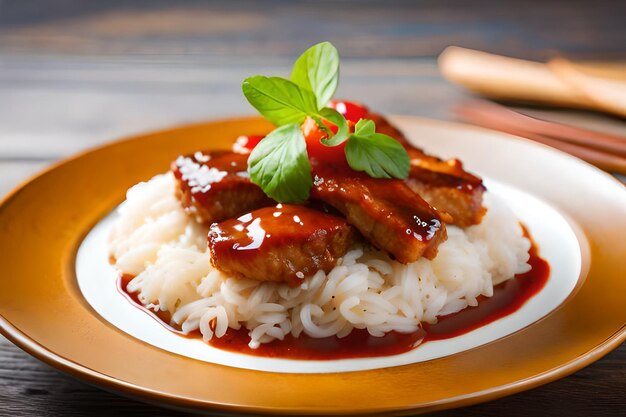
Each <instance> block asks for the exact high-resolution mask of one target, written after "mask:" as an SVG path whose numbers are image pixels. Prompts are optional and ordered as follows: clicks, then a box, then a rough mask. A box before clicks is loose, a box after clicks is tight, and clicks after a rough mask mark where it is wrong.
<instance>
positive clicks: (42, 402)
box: [0, 0, 626, 415]
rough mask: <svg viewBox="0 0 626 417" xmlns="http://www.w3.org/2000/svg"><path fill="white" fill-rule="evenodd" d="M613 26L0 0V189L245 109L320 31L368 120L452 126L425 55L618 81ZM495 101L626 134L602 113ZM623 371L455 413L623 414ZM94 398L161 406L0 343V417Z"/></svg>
mask: <svg viewBox="0 0 626 417" xmlns="http://www.w3.org/2000/svg"><path fill="white" fill-rule="evenodd" d="M625 22H626V2H625V1H619V0H615V1H610V0H595V1H580V0H569V1H545V0H544V1H538V0H524V1H497V0H477V1H472V2H469V1H460V0H456V1H445V2H444V1H436V0H433V1H396V0H394V1H367V0H366V1H352V0H343V1H315V2H295V1H291V2H290V1H278V0H272V1H209V0H205V1H191V0H185V1H175V2H173V1H163V0H153V1H127V0H108V1H79V0H55V1H28V0H21V1H20V0H0V195H4V194H5V193H7V192H8V191H9V190H10V189H11V188H13V187H14V186H15V185H16V184H17V183H18V182H20V181H22V180H23V179H25V178H26V177H27V176H29V175H31V174H33V173H35V172H36V171H38V170H40V169H42V168H44V167H45V166H47V165H49V164H50V163H52V162H54V161H57V160H59V159H62V158H64V157H67V156H69V155H71V154H74V153H76V152H79V151H81V150H84V149H87V148H90V147H93V146H96V145H98V144H102V143H105V142H107V141H109V140H113V139H116V138H120V137H123V136H127V135H132V134H138V133H141V132H144V131H148V130H153V129H159V128H165V127H171V126H174V125H179V124H184V123H190V122H195V121H201V120H206V119H215V118H220V117H227V116H236V115H242V114H253V113H254V111H253V109H252V108H251V107H250V106H249V105H248V103H247V102H246V101H245V99H244V97H243V95H242V94H241V82H242V80H243V79H244V78H245V77H247V76H250V75H255V74H268V75H270V74H272V75H283V76H285V75H287V74H288V71H289V69H290V67H291V64H292V62H293V61H294V60H295V58H296V57H297V56H298V55H299V54H300V53H301V52H302V51H304V50H305V49H306V48H307V47H309V46H311V45H312V44H314V43H317V42H320V41H323V40H329V41H331V42H332V43H334V44H335V46H337V48H338V49H339V51H340V54H341V57H342V62H341V72H342V75H341V81H340V87H339V90H338V93H337V97H339V98H346V99H352V100H356V101H363V102H365V103H367V104H368V105H369V106H370V107H371V108H373V109H374V110H376V111H380V112H382V113H396V114H411V115H418V116H423V117H430V118H437V119H445V120H458V119H459V117H460V116H459V113H458V111H455V108H457V107H458V106H459V105H460V104H462V103H464V102H466V101H467V100H468V99H472V98H475V95H474V93H470V92H469V91H468V90H467V89H465V88H464V87H463V86H461V85H457V84H453V83H451V82H449V81H447V80H446V79H445V78H444V77H443V76H442V75H441V72H440V71H439V68H438V64H437V57H438V56H439V54H440V53H441V52H442V51H443V50H444V49H445V48H446V47H447V46H450V45H456V46H461V47H466V48H472V49H476V50H482V51H487V52H491V53H495V54H501V55H506V56H510V57H516V58H522V59H527V60H534V61H541V62H546V61H548V60H550V59H552V58H555V57H565V58H567V59H569V60H572V61H576V62H582V61H585V62H587V61H593V62H595V63H597V62H601V63H609V65H610V66H612V68H613V73H614V74H617V76H618V77H617V78H620V76H624V78H626V71H623V72H621V73H620V71H621V70H620V68H621V69H623V68H626V67H624V66H621V65H624V63H626V23H625ZM615 65H617V66H615ZM623 97H626V96H622V99H623ZM622 104H623V103H622ZM583 107H584V106H583ZM510 109H513V110H515V111H516V112H518V111H519V112H523V113H524V114H528V115H531V116H535V117H540V118H545V119H548V120H551V121H556V122H559V123H566V124H568V125H572V126H578V127H581V126H582V127H586V128H591V129H594V130H596V131H599V132H604V133H610V134H612V135H620V136H626V124H625V123H624V119H623V118H620V117H619V115H616V112H608V113H607V112H599V111H591V112H590V111H588V110H569V109H563V108H562V105H561V106H560V107H559V108H556V109H555V108H551V107H546V106H543V105H536V104H533V105H532V106H528V105H526V104H519V103H517V104H516V105H515V106H513V107H510ZM596 110H597V109H596ZM609 113H610V114H609ZM618 162H619V161H618ZM625 364H626V351H625V349H624V347H623V346H622V348H620V349H619V350H618V351H616V352H614V353H613V354H611V355H609V357H608V358H606V359H604V360H603V361H601V362H599V363H597V364H595V365H593V366H592V367H590V368H587V369H585V370H583V371H581V372H579V373H577V374H575V375H574V376H572V377H569V378H567V379H565V380H563V381H559V382H556V383H554V384H550V385H548V386H547V387H543V388H540V389H538V390H534V391H531V392H530V393H524V394H520V395H518V396H515V397H512V398H508V399H504V400H500V401H499V402H496V403H491V404H488V405H485V406H479V407H474V408H473V409H470V410H469V411H467V410H466V411H463V412H462V413H465V414H463V415H487V414H490V413H494V414H495V413H496V412H497V411H498V410H507V414H511V412H514V411H515V409H516V408H518V407H526V408H525V409H526V410H527V411H528V410H531V409H533V408H532V407H533V406H532V405H531V404H534V403H537V405H535V406H534V407H535V409H536V410H538V411H540V412H542V414H545V413H546V412H550V411H556V410H557V409H561V408H562V407H563V406H564V404H567V407H569V408H568V410H569V414H570V415H599V414H594V411H597V409H596V408H593V407H592V405H591V403H592V400H593V399H594V398H595V397H594V396H595V395H596V394H597V393H599V392H601V393H602V394H601V395H602V396H601V398H602V399H603V401H604V403H605V404H606V405H607V407H615V413H613V414H615V415H617V414H619V410H620V409H621V410H622V412H623V410H624V409H625V408H626V399H625V398H624V392H625V391H626V385H625V384H626V371H625V369H626V366H624V365H625ZM548 398H550V399H551V400H550V401H547V402H546V399H548ZM538 400H543V401H538ZM494 404H495V405H494ZM103 405H106V407H107V408H106V414H107V415H108V414H110V413H111V410H113V409H115V410H119V411H120V412H122V411H124V412H126V411H129V410H130V411H132V412H133V413H134V415H157V414H159V413H160V411H158V410H156V409H155V408H152V407H148V406H144V405H141V404H139V403H134V402H132V401H131V400H126V399H123V398H120V397H116V396H113V395H110V394H106V393H104V392H101V391H99V390H97V389H94V388H90V387H86V386H83V385H82V384H80V383H77V382H74V381H72V380H69V379H67V378H66V377H64V376H61V375H58V374H57V373H56V372H55V371H53V370H51V369H48V368H47V366H45V365H42V364H40V363H38V362H37V361H35V360H34V359H32V358H30V357H28V356H27V355H26V354H24V353H22V352H21V351H19V350H18V349H17V348H15V347H13V346H12V345H10V344H9V343H8V342H7V341H6V340H4V339H1V336H0V414H2V413H3V412H6V413H7V414H2V415H16V414H14V413H16V412H18V410H19V412H21V413H23V414H24V415H43V414H44V413H43V411H42V410H45V411H46V412H45V414H47V415H73V414H76V415H84V414H91V415H105V414H104V410H105V408H102V406H103ZM494 407H495V408H494ZM528 407H531V408H528ZM155 410H156V411H155ZM100 413H103V414H100ZM581 413H582V414H581ZM455 415H456V414H455Z"/></svg>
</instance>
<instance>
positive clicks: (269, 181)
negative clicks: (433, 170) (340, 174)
mask: <svg viewBox="0 0 626 417" xmlns="http://www.w3.org/2000/svg"><path fill="white" fill-rule="evenodd" d="M338 82H339V53H338V52H337V49H336V48H335V47H334V46H333V45H332V44H331V43H330V42H322V43H319V44H317V45H314V46H312V47H311V48H309V49H308V50H306V51H305V52H304V53H303V54H302V55H301V56H300V57H299V58H298V59H297V60H296V62H295V64H294V67H293V70H292V72H291V80H287V79H284V78H280V77H264V76H260V75H257V76H254V77H249V78H246V79H245V80H244V82H243V85H242V90H243V93H244V95H245V97H246V99H247V100H248V101H249V102H250V104H251V105H252V106H253V107H254V108H255V109H257V110H258V111H259V113H261V114H262V115H263V116H264V117H265V118H266V119H268V120H269V121H270V122H272V123H273V124H275V125H276V126H278V128H277V129H275V130H273V131H272V132H271V133H270V134H269V135H267V136H266V137H265V138H264V139H263V140H261V142H259V144H258V145H257V146H256V147H255V148H254V150H253V151H252V153H251V154H250V157H249V158H248V172H249V173H250V179H251V180H252V182H253V183H255V184H257V185H259V186H260V187H261V188H262V189H263V191H264V192H265V193H266V194H267V195H268V196H270V197H272V198H273V199H275V200H276V201H278V202H281V203H300V202H303V201H304V200H306V199H307V198H308V196H309V193H310V189H311V186H312V180H311V166H310V163H309V160H308V155H307V151H306V142H305V140H304V137H303V135H302V132H301V131H300V124H301V123H302V122H303V121H304V119H305V118H306V117H311V118H312V119H313V120H315V122H316V123H317V125H318V126H319V128H320V129H322V130H324V131H325V132H326V133H327V134H328V139H323V140H322V141H321V142H322V144H324V145H326V146H329V147H331V146H337V145H340V144H342V143H344V142H345V141H348V142H347V143H346V147H345V154H346V160H347V162H348V164H349V165H350V167H351V168H352V169H354V170H356V171H364V172H366V173H367V174H368V175H369V176H371V177H374V178H406V177H407V176H408V173H409V167H410V162H409V156H408V154H407V152H406V150H405V149H404V148H403V147H402V145H400V143H398V142H397V141H396V140H395V139H393V138H391V137H389V136H387V135H383V134H381V133H376V126H375V124H374V122H373V121H371V120H360V121H359V122H358V123H357V124H356V126H355V132H354V133H353V134H350V129H349V125H348V122H347V120H346V118H345V117H344V116H343V115H342V114H341V113H339V112H338V111H336V110H335V109H332V108H330V107H326V105H327V104H328V102H329V101H330V99H332V97H333V95H334V94H335V91H336V89H337V84H338ZM325 122H330V123H332V124H334V125H335V126H336V127H337V132H336V133H334V134H333V132H332V131H331V130H330V129H329V128H328V127H327V126H326V124H325Z"/></svg>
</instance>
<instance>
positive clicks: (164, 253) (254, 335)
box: [110, 173, 530, 348]
mask: <svg viewBox="0 0 626 417" xmlns="http://www.w3.org/2000/svg"><path fill="white" fill-rule="evenodd" d="M174 191H175V182H174V178H173V176H172V174H171V173H168V174H164V175H159V176H156V177H154V178H153V179H151V180H150V181H148V182H146V183H141V184H138V185H136V186H134V187H132V188H131V189H130V190H129V191H128V194H127V200H126V201H125V202H124V204H122V205H121V206H120V208H119V210H118V218H117V219H116V220H115V224H114V226H113V230H112V232H111V236H110V253H111V255H113V257H114V258H115V259H116V262H115V268H116V269H117V270H119V272H120V273H123V274H131V275H133V276H135V278H134V279H133V280H132V281H131V282H130V284H129V285H128V288H127V290H128V291H130V292H132V293H138V298H139V300H140V301H141V302H142V303H143V304H144V305H145V306H146V307H148V308H150V309H152V310H154V311H158V310H162V311H169V312H170V313H171V314H172V320H173V322H174V323H175V324H176V325H178V326H180V328H181V329H182V330H183V332H185V333H187V332H190V331H193V330H197V329H199V330H200V332H201V333H202V336H203V338H204V340H206V341H208V340H210V339H211V338H213V337H221V336H223V335H224V334H225V333H226V330H227V329H228V328H229V327H231V328H233V329H239V328H240V327H241V326H244V327H245V328H247V329H248V330H249V335H250V342H249V346H250V347H251V348H256V347H258V346H259V345H260V344H261V343H268V342H271V341H272V340H275V339H280V340H282V339H283V338H284V337H285V335H287V334H289V333H291V334H292V335H293V336H295V337H298V336H299V335H300V334H302V333H305V334H307V335H309V336H311V337H326V336H333V335H336V336H338V337H344V336H347V335H348V334H349V333H350V332H351V331H352V329H355V328H357V329H367V331H368V332H369V333H370V334H372V335H373V336H383V335H384V334H385V333H387V332H389V331H392V330H395V331H398V332H404V333H406V332H413V331H416V330H417V329H418V327H419V325H420V322H428V323H434V322H436V321H437V316H439V315H445V314H450V313H454V312H457V311H459V310H462V309H464V308H466V307H468V306H475V305H477V300H476V299H477V297H478V296H480V295H484V296H487V297H489V296H491V295H493V287H494V285H497V284H499V283H500V282H502V281H505V280H507V279H510V278H512V277H513V276H514V275H515V274H520V273H524V272H527V271H528V270H529V269H530V266H529V265H528V264H527V261H528V259H529V255H528V250H529V248H530V242H529V240H528V239H526V238H525V237H524V236H523V234H522V230H521V228H520V226H519V224H518V222H517V219H516V218H515V216H514V215H513V213H512V212H511V211H510V209H509V208H508V207H506V206H505V205H504V204H503V203H502V202H500V201H498V200H497V199H496V198H494V196H491V195H490V194H489V193H487V194H486V195H485V205H486V206H487V208H488V211H487V214H486V216H485V217H484V219H483V222H482V223H481V224H479V225H476V226H472V227H469V228H467V229H464V230H463V229H460V228H458V227H455V226H448V240H447V241H446V242H445V243H444V244H442V245H441V246H439V254H438V255H437V257H436V258H435V259H433V260H427V259H420V260H418V261H417V262H414V263H411V264H408V265H403V264H400V263H398V262H395V261H393V260H390V259H389V257H388V256H387V255H386V254H384V253H382V252H380V251H378V250H376V249H374V248H371V247H369V246H362V247H357V248H355V249H353V250H351V251H350V252H348V253H347V254H346V255H345V256H344V257H343V258H342V260H341V261H340V262H339V264H338V265H337V266H336V267H335V268H333V270H332V271H330V273H328V274H325V273H324V272H323V271H318V272H317V273H316V274H315V275H313V276H312V277H308V278H305V279H304V280H303V281H302V284H301V285H300V287H296V288H291V287H289V286H287V285H286V284H279V283H272V282H263V283H260V282H258V281H253V280H247V279H237V278H232V277H228V276H226V275H224V274H222V273H221V272H219V271H218V270H216V269H214V268H213V267H212V266H211V263H210V255H209V253H208V251H207V250H206V246H207V244H206V241H207V230H206V228H205V227H203V226H201V225H199V224H198V223H197V222H196V221H195V220H194V219H193V218H192V217H191V216H189V215H187V214H186V213H185V211H184V210H183V208H182V207H181V205H180V203H179V201H178V200H177V198H176V197H175V195H174Z"/></svg>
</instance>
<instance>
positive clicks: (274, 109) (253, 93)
mask: <svg viewBox="0 0 626 417" xmlns="http://www.w3.org/2000/svg"><path fill="white" fill-rule="evenodd" d="M241 89H242V90H243V94H244V95H245V96H246V99H248V101H249V102H250V104H252V106H253V107H254V108H255V109H257V110H258V111H259V113H261V114H262V115H263V117H265V118H266V119H267V120H269V121H270V122H272V123H274V124H275V125H276V126H282V125H287V124H290V123H302V121H303V120H304V118H305V117H306V115H307V114H311V113H316V112H317V102H316V100H315V96H314V95H313V93H312V92H311V91H309V90H307V89H305V88H300V87H299V86H298V85H296V84H294V83H293V82H291V81H289V80H285V79H284V78H279V77H264V76H261V75H257V76H254V77H250V78H246V79H245V80H244V82H243V85H242V86H241Z"/></svg>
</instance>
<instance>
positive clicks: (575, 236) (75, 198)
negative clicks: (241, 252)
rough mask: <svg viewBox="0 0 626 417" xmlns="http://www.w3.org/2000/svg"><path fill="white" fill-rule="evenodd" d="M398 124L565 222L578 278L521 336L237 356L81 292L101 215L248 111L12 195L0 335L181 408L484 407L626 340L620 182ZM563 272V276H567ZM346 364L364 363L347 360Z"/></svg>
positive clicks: (248, 123)
mask: <svg viewBox="0 0 626 417" xmlns="http://www.w3.org/2000/svg"><path fill="white" fill-rule="evenodd" d="M393 121H394V122H396V123H397V124H398V125H399V126H400V127H401V128H402V129H403V130H404V131H405V132H406V134H407V135H408V136H409V137H410V138H412V139H414V140H415V142H416V143H417V144H418V145H420V146H422V147H424V148H425V149H426V150H427V151H429V152H432V153H434V154H437V155H440V156H442V157H459V158H461V159H462V160H463V161H464V163H465V165H466V167H467V168H468V169H469V170H471V171H475V172H477V173H479V174H480V175H483V176H484V177H485V178H487V179H489V180H491V181H492V182H491V183H488V185H490V186H491V187H492V188H494V189H495V190H496V191H497V193H498V194H502V193H504V194H507V193H509V195H515V196H516V197H514V200H515V201H521V202H526V201H527V202H530V203H528V204H530V205H533V204H535V203H536V205H538V206H536V207H535V208H536V210H534V211H532V213H533V216H536V217H537V222H538V223H541V222H543V223H545V224H552V223H555V222H556V223H559V222H563V224H557V225H556V226H555V227H556V228H554V229H545V230H551V232H549V233H548V232H546V237H545V238H544V237H541V238H540V239H538V240H539V245H540V249H542V250H543V248H542V245H544V243H545V244H546V245H547V246H546V250H548V247H550V249H549V252H550V256H549V258H550V260H551V262H552V263H553V267H554V268H556V270H562V271H564V272H563V274H564V275H563V278H562V279H563V280H568V279H569V280H570V281H568V282H570V283H572V284H571V288H569V290H568V291H566V292H562V293H559V294H560V295H558V297H557V296H554V297H553V299H552V302H553V303H554V304H555V305H553V306H551V308H549V309H548V311H543V312H542V313H541V314H539V315H538V316H536V317H534V318H533V320H532V323H521V324H517V325H516V326H514V328H513V329H514V330H513V331H514V332H513V333H511V334H508V335H505V334H496V335H495V337H493V338H491V339H489V343H486V344H482V345H481V344H480V343H479V345H476V346H474V345H463V346H462V348H461V349H460V351H456V352H449V354H447V355H445V356H443V357H436V358H425V359H424V360H422V361H420V362H418V363H409V364H401V363H391V364H383V365H381V366H375V367H374V368H375V369H367V370H355V369H341V368H336V369H330V370H326V371H325V372H323V373H311V372H308V373H307V372H305V371H302V370H301V369H298V368H296V369H295V370H294V371H292V372H276V369H273V370H267V369H266V370H265V371H260V370H255V369H244V368H242V367H239V368H238V367H234V366H225V365H222V364H216V363H210V362H207V361H206V360H203V359H202V358H195V357H189V356H185V355H182V354H179V353H180V352H179V353H174V352H172V351H169V350H166V348H163V347H156V346H154V345H153V344H151V343H153V342H152V341H148V342H147V341H144V340H141V339H140V338H137V337H134V336H131V335H129V334H128V333H127V332H126V331H124V330H122V329H120V328H119V327H117V326H116V325H114V324H112V323H111V322H109V321H108V320H107V319H105V318H104V317H103V316H102V315H101V314H99V313H98V312H97V311H96V309H94V307H92V304H90V303H89V302H88V301H87V299H86V298H85V297H84V296H83V293H82V292H81V286H79V282H78V280H77V268H76V265H77V263H76V261H77V253H78V249H79V247H83V248H84V247H85V246H84V245H83V241H84V239H85V237H86V236H88V235H89V236H93V235H92V234H90V232H91V231H92V230H94V231H95V230H97V228H96V229H94V226H95V225H98V224H100V225H102V224H106V223H101V221H102V219H105V218H106V216H107V215H109V213H111V211H112V210H113V209H114V208H115V207H116V206H117V205H118V204H119V203H120V202H121V201H122V200H123V198H124V194H125V191H126V189H127V188H129V187H130V186H132V185H133V184H135V183H137V182H139V181H142V180H147V179H149V178H151V177H152V176H153V175H155V174H157V173H160V172H164V171H166V170H167V169H168V167H169V163H170V162H171V160H173V159H174V158H175V157H176V156H177V155H178V154H180V153H189V152H193V151H195V150H198V149H214V148H226V147H228V146H229V144H230V143H231V142H232V140H233V139H234V138H236V137H237V136H239V135H242V134H244V135H245V134H258V133H259V132H264V131H267V130H268V129H269V128H270V127H269V125H267V124H266V123H265V122H264V121H262V120H260V119H257V118H240V119H231V120H224V121H216V122H209V123H204V124H198V125H192V126H185V127H181V128H177V129H174V130H169V131H164V132H157V133H153V134H148V135H145V136H139V137H134V138H130V139H127V140H123V141H120V142H116V143H113V144H110V145H107V146H103V147H101V148H98V149H95V150H92V151H90V152H87V153H84V154H81V155H79V156H76V157H74V158H72V159H70V160H67V161H64V162H62V163H60V164H57V165H55V166H53V167H52V168H50V169H48V170H47V171H46V172H44V173H42V174H40V175H39V176H37V177H35V178H34V179H32V180H30V181H29V182H27V183H26V184H24V185H22V186H21V187H20V188H18V189H17V190H15V191H14V192H13V193H11V194H10V195H8V196H7V197H6V198H5V199H4V201H3V202H2V204H1V205H0V230H2V233H1V234H0V249H1V250H0V272H1V273H2V274H1V278H0V279H1V280H2V285H3V291H1V292H0V328H1V330H2V333H3V334H5V335H6V336H7V337H8V338H9V339H10V340H12V341H13V342H14V343H16V344H17V345H18V346H20V347H21V348H22V349H24V350H25V351H27V352H29V353H30V354H32V355H33V356H35V357H37V358H39V359H41V360H43V361H45V362H47V363H49V364H51V365H53V366H54V367H56V368H57V369H60V370H62V371H64V372H67V373H69V374H71V375H74V376H77V377H79V378H81V379H83V380H85V381H87V382H90V383H93V384H97V385H99V386H101V387H103V388H105V389H109V390H113V391H116V392H119V393H123V394H125V395H131V396H135V397H137V398H140V399H143V400H147V401H153V402H159V403H161V404H163V405H168V406H173V407H184V408H194V409H203V410H212V411H224V412H249V413H257V414H258V413H279V414H330V413H332V414H352V413H360V414H363V413H365V414H380V413H393V414H404V413H415V412H418V411H432V410H435V409H442V408H449V407H456V406H464V405H469V404H474V403H477V402H481V401H487V400H490V399H494V398H498V397H501V396H504V395H508V394H512V393H515V392H519V391H521V390H524V389H529V388H531V387H535V386H537V385H540V384H543V383H547V382H549V381H552V380H554V379H557V378H559V377H563V376H565V375H568V374H570V373H572V372H574V371H576V370H577V369H580V368H582V367H583V366H585V365H588V364H589V363H591V362H593V361H594V360H597V359H598V358H600V357H601V356H603V355H604V354H606V353H608V352H609V351H610V350H611V349H613V348H615V347H617V346H618V345H619V344H620V343H621V342H622V341H623V340H624V339H625V338H626V328H625V323H626V306H625V304H624V302H623V294H624V292H625V291H626V280H624V279H623V271H624V267H625V265H624V255H625V254H626V240H625V239H624V238H623V233H624V231H626V189H625V188H624V187H623V185H622V184H621V183H619V182H618V181H617V180H615V179H613V178H612V177H610V176H609V175H607V174H605V173H603V172H601V171H599V170H597V169H595V168H593V167H592V166H590V165H588V164H586V163H584V162H581V161H580V160H578V159H576V158H573V157H570V156H568V155H565V154H563V153H560V152H558V151H555V150H552V149H551V148H548V147H545V146H543V145H539V144H535V143H532V142H529V141H526V140H523V139H519V138H516V137H513V136H508V135H504V134H500V133H495V132H491V131H487V130H483V129H479V128H474V127H468V126H464V125H458V124H452V123H446V122H438V121H431V120H424V119H418V118H414V117H408V116H407V117H395V118H393ZM528 204H525V205H528ZM513 208H514V209H515V207H513ZM518 210H520V209H518ZM525 210H526V209H521V212H520V213H521V215H522V217H523V216H524V213H528V212H527V211H525ZM544 213H545V216H543V214H544ZM554 216H556V217H554ZM543 217H546V218H543ZM556 219H558V220H556ZM524 220H526V218H524ZM541 230H543V229H541ZM531 231H532V232H533V233H535V230H534V229H532V228H531ZM550 239H551V240H550ZM85 242H86V241H85ZM549 242H551V243H549ZM559 242H561V244H559ZM81 245H82V246H81ZM542 253H543V252H542ZM90 255H91V256H96V255H95V254H93V253H92V252H87V258H90ZM81 256H83V257H84V255H81ZM78 265H79V266H80V263H79V264H78ZM557 278H558V275H553V276H552V277H551V279H554V280H555V282H557V283H561V279H558V280H557ZM563 285H565V284H561V285H560V287H562V286H563ZM83 290H84V288H83ZM541 294H542V293H540V294H539V295H538V296H540V295H541ZM559 297H560V298H559ZM531 301H532V300H531ZM539 317H543V318H539ZM537 319H538V320H537ZM496 324H497V323H496ZM515 330H516V331H515ZM505 333H506V332H505ZM135 336H136V335H135ZM425 346H427V345H425ZM418 350H419V349H418ZM457 350H458V349H457ZM395 365H398V366H395ZM399 365H401V366H399ZM246 368H249V367H246ZM357 369H362V368H357ZM346 370H351V372H339V371H346ZM270 371H273V372H270Z"/></svg>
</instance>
